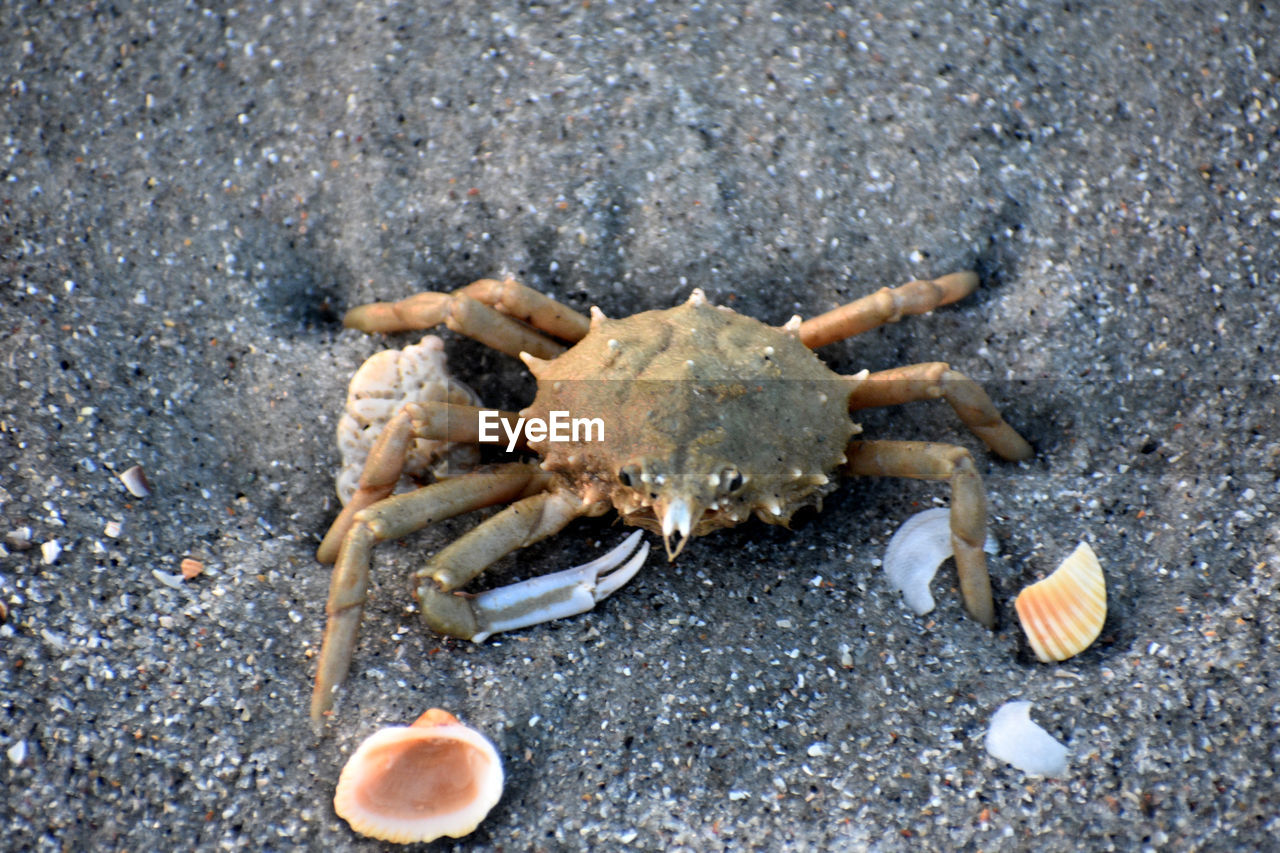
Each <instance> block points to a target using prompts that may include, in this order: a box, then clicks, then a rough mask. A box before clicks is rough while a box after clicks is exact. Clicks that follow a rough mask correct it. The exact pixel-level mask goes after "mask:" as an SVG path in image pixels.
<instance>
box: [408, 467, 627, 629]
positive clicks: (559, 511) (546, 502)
mask: <svg viewBox="0 0 1280 853" xmlns="http://www.w3.org/2000/svg"><path fill="white" fill-rule="evenodd" d="M603 509H604V507H602V506H599V505H595V504H584V503H583V502H582V501H581V500H580V499H579V498H578V497H577V496H576V495H573V494H571V493H568V492H544V493H542V494H537V495H532V496H530V497H527V498H525V499H524V500H521V501H518V502H516V503H514V504H512V505H511V506H509V507H507V508H506V509H504V510H503V511H502V512H500V513H498V514H497V515H495V516H493V517H492V518H489V519H488V520H486V521H485V522H484V523H482V524H480V525H479V526H478V527H476V528H475V529H473V530H471V531H469V532H467V533H466V534H465V535H464V536H462V537H461V538H460V539H458V540H457V541H455V542H453V543H452V544H450V545H449V546H448V547H446V548H444V549H443V550H441V551H440V552H439V553H437V554H436V555H435V556H434V557H432V558H431V560H430V561H429V562H428V563H427V565H426V566H424V567H423V568H422V569H419V570H418V571H416V572H414V573H413V574H412V575H411V576H410V583H412V584H413V586H414V593H415V595H416V596H417V598H418V601H419V603H420V604H421V605H422V618H423V621H425V622H426V623H427V625H429V626H430V627H431V628H432V630H434V631H437V632H439V633H441V634H445V635H447V636H450V637H460V638H462V639H466V640H473V641H475V642H481V641H483V640H484V639H486V638H487V637H489V636H490V635H491V634H495V633H497V632H499V631H510V630H514V629H516V628H525V627H528V626H530V625H537V624H540V623H542V622H550V621H552V620H554V619H561V618H564V617H566V616H574V615H576V614H579V613H585V612H587V611H588V610H590V609H591V608H593V607H595V605H596V604H597V603H598V602H600V601H602V600H604V599H605V598H606V597H607V596H609V595H611V594H612V593H613V592H614V591H616V590H617V589H618V588H620V587H621V586H622V585H623V584H625V583H626V582H627V581H628V580H630V579H631V577H632V576H633V575H635V573H636V572H637V571H639V569H640V566H641V565H642V564H643V563H644V561H645V558H646V557H647V556H648V554H649V545H648V543H645V544H644V545H643V546H641V548H640V550H639V551H637V552H636V553H635V556H634V557H631V559H630V560H628V557H629V556H630V555H631V552H632V551H633V550H635V546H636V543H637V542H638V541H639V539H640V536H639V532H638V531H637V532H636V533H635V534H632V536H630V537H628V538H627V540H626V541H624V542H623V543H622V545H620V546H619V547H617V548H615V549H614V550H613V551H611V552H609V553H608V554H606V555H605V556H603V557H601V558H600V559H598V560H593V561H592V562H590V563H586V564H584V565H582V566H578V567H577V568H573V569H568V570H566V571H563V572H556V573H555V574H551V575H544V576H542V577H536V578H532V579H530V580H527V581H524V582H522V583H517V584H511V585H510V586H505V587H499V588H498V589H494V590H490V591H488V592H484V593H481V594H480V595H477V596H468V595H463V594H460V593H459V592H458V591H459V590H461V589H462V587H464V586H466V585H467V584H468V583H469V582H470V581H471V580H472V579H473V578H475V577H476V576H477V575H479V574H480V573H481V572H483V571H484V570H485V569H487V568H488V567H489V566H491V565H493V564H494V563H495V562H497V561H498V560H500V559H502V558H503V557H505V556H506V555H507V554H510V553H511V552H512V551H515V550H517V549H520V548H524V547H526V546H528V545H532V544H533V543H535V542H538V541H539V540H541V539H545V538H546V537H548V536H550V535H552V534H554V533H558V532H559V531H560V530H562V529H564V527H565V526H566V525H567V524H568V523H569V522H570V521H572V520H574V519H575V518H578V517H579V516H582V515H595V514H599V512H601V511H602V510H603ZM619 566H621V568H620V569H619V568H618V567H619ZM614 569H618V570H617V571H614ZM609 572H613V573H612V574H608V573H609Z"/></svg>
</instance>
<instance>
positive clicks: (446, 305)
mask: <svg viewBox="0 0 1280 853" xmlns="http://www.w3.org/2000/svg"><path fill="white" fill-rule="evenodd" d="M343 322H344V323H345V324H346V325H347V326H349V327H350V328H353V329H359V330H360V331H362V332H403V331H408V330H410V329H429V328H431V327H433V326H437V325H439V324H441V323H444V324H445V325H446V326H448V327H449V328H450V329H453V330H454V331H455V332H458V333H459V334H462V335H466V336H467V337H469V338H474V339H475V340H478V341H480V342H481V343H483V344H485V345H487V346H490V347H492V348H493V349H496V350H498V351H500V352H505V353H506V354H507V355H511V356H519V355H520V353H521V352H527V353H529V354H530V355H535V356H537V357H538V358H555V357H556V356H557V355H559V354H560V353H562V352H564V347H563V346H561V345H560V344H558V343H556V342H555V341H554V340H552V338H559V339H560V340H564V341H570V342H575V343H576V342H577V341H580V340H582V338H583V337H585V336H586V334H587V330H588V329H589V327H590V325H591V321H590V320H589V319H588V318H587V317H586V316H585V315H583V314H580V313H578V312H577V311H574V310H573V309H572V308H570V307H568V306H567V305H562V304H561V303H559V302H557V301H556V300H554V299H552V298H551V297H549V296H546V295H544V294H541V293H539V292H538V291H536V290H534V289H532V288H530V287H526V286H524V285H523V284H520V283H519V282H517V281H514V280H512V279H509V278H508V279H504V280H503V281H498V280H496V279H491V278H482V279H480V280H479V281H475V282H472V283H471V284H469V285H467V286H466V287H463V288H461V289H459V290H455V291H453V292H452V293H431V292H428V293H417V294H414V295H413V296H410V297H408V298H406V299H401V300H400V301H399V302H373V303H370V304H368V305H360V306H357V307H355V308H352V309H351V310H350V311H348V312H347V315H346V317H344V318H343ZM548 336H550V337H548Z"/></svg>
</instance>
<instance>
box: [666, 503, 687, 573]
mask: <svg viewBox="0 0 1280 853" xmlns="http://www.w3.org/2000/svg"><path fill="white" fill-rule="evenodd" d="M692 527H693V509H692V507H690V506H689V502H688V501H687V500H685V499H684V498H676V499H675V500H673V501H671V503H669V504H667V510H666V512H664V513H663V514H662V544H663V546H664V547H665V548H666V549H667V559H668V560H674V559H675V558H676V557H677V556H679V554H680V552H681V551H683V550H684V545H685V543H686V542H688V541H689V531H690V529H691V528H692ZM677 531H678V532H679V533H680V541H679V542H677V543H676V548H675V550H674V551H673V550H671V534H672V533H674V532H677Z"/></svg>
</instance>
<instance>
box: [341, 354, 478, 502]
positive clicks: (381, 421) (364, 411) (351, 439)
mask: <svg viewBox="0 0 1280 853" xmlns="http://www.w3.org/2000/svg"><path fill="white" fill-rule="evenodd" d="M410 402H412V403H431V402H448V403H462V404H465V405H469V406H478V405H480V399H479V398H478V397H477V396H476V393H475V392H474V391H472V390H471V389H470V388H468V387H467V386H466V385H464V384H462V383H461V382H459V381H458V380H456V379H454V378H452V377H451V376H449V372H448V370H447V368H446V364H445V356H444V342H443V341H441V340H440V339H439V338H437V337H436V336H435V335H426V336H425V337H423V339H422V340H421V341H419V342H418V343H416V344H414V345H413V346H408V347H405V348H404V349H402V350H383V351H382V352H379V353H374V355H372V356H371V357H370V358H369V359H368V360H367V361H365V363H364V364H362V365H360V368H359V369H358V370H357V371H356V372H355V375H354V376H352V377H351V383H350V385H348V386H347V405H346V409H345V411H344V412H343V414H342V418H341V419H340V420H339V421H338V451H339V452H340V453H341V454H342V467H341V469H339V471H338V481H337V490H338V498H339V500H341V501H342V503H343V504H344V505H345V504H346V503H347V501H349V500H351V496H352V495H353V494H355V491H356V488H357V487H358V485H359V483H360V473H361V472H362V471H363V470H364V463H365V459H367V458H368V456H369V450H370V449H371V448H372V447H373V443H374V441H375V440H376V439H377V437H378V434H379V433H380V432H382V428H383V427H384V426H386V425H387V421H389V420H391V418H392V417H393V416H394V415H395V414H396V413H397V412H399V411H400V409H401V408H403V407H404V404H405V403H410ZM479 459H480V457H479V450H478V449H477V448H476V447H474V446H473V445H467V444H451V443H449V442H447V441H421V440H420V441H418V442H416V443H415V444H414V446H413V447H412V448H411V449H410V451H409V455H408V457H407V458H406V459H405V465H404V472H403V476H402V477H401V481H400V489H399V490H401V491H403V490H404V489H407V488H413V487H415V486H416V485H417V484H416V483H415V482H414V481H415V479H419V478H423V477H425V476H427V475H428V474H432V475H437V476H438V475H440V474H441V473H443V472H452V473H454V474H457V473H460V472H462V471H465V470H467V469H468V468H471V467H474V466H475V465H476V464H477V463H478V462H479Z"/></svg>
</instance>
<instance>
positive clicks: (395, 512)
mask: <svg viewBox="0 0 1280 853" xmlns="http://www.w3.org/2000/svg"><path fill="white" fill-rule="evenodd" d="M546 482H547V480H546V474H545V472H543V471H541V470H540V469H539V468H538V466H537V465H533V464H530V463H523V462H513V463H509V464H507V465H496V466H494V467H492V468H489V469H484V470H480V471H473V472H471V473H470V474H466V475H464V476H462V477H457V478H455V479H452V480H444V481H442V482H439V483H435V484H433V485H430V486H426V487H424V488H421V489H418V490H417V491H414V492H409V493H407V494H403V495H397V496H396V497H393V498H387V499H386V500H382V501H379V502H377V503H375V504H373V505H372V506H370V507H368V508H366V509H364V510H361V511H360V512H358V513H356V514H355V516H354V517H353V519H352V526H351V528H350V530H349V531H348V532H347V533H346V535H345V537H344V538H343V540H342V548H341V550H340V551H339V552H338V559H337V563H336V565H335V566H334V567H333V576H332V579H331V580H330V582H329V601H328V603H327V605H326V606H325V612H326V614H327V616H328V618H327V621H326V623H325V629H324V641H323V643H322V645H321V647H320V661H319V663H318V665H317V667H316V683H315V690H314V691H313V693H312V695H311V718H312V720H316V721H318V720H319V719H320V717H321V716H322V715H323V714H324V712H325V711H327V710H329V708H330V707H332V705H333V691H334V690H335V689H337V687H338V685H339V684H341V683H342V682H343V680H344V679H346V677H347V670H348V668H349V667H350V666H351V654H352V651H353V650H354V648H355V644H356V636H357V634H358V632H359V629H360V616H361V614H362V613H363V612H364V603H365V598H366V596H367V594H368V589H369V555H370V552H371V551H372V549H373V546H374V545H375V544H377V543H378V542H383V541H385V540H387V539H394V538H397V537H400V536H404V535H406V534H408V533H412V532H413V531H415V530H421V529H422V528H423V527H426V526H427V525H429V524H433V523H434V522H436V521H440V520H442V519H445V518H451V517H453V516H455V515H460V514H461V513H464V512H469V511H471V510H474V509H479V508H481V507H485V506H491V505H493V504H496V503H507V502H510V501H512V500H516V499H517V498H520V497H522V496H524V495H527V494H529V493H530V492H536V491H539V490H541V489H544V488H546Z"/></svg>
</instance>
